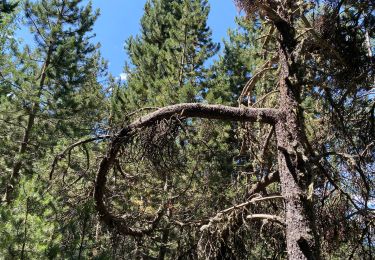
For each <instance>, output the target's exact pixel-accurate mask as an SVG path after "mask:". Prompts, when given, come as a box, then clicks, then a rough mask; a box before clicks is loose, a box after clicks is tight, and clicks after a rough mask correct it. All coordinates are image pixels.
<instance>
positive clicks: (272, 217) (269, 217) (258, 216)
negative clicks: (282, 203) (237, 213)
mask: <svg viewBox="0 0 375 260" xmlns="http://www.w3.org/2000/svg"><path fill="white" fill-rule="evenodd" d="M246 219H266V220H269V221H273V222H277V223H279V224H281V225H282V226H285V223H284V220H283V219H282V218H281V217H279V216H275V215H269V214H251V215H247V217H246Z"/></svg>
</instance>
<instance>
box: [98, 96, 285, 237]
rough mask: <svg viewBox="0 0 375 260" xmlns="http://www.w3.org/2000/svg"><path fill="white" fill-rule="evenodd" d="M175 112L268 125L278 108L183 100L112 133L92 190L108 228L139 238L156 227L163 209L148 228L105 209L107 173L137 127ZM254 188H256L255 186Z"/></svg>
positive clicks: (149, 123) (170, 115) (187, 115)
mask: <svg viewBox="0 0 375 260" xmlns="http://www.w3.org/2000/svg"><path fill="white" fill-rule="evenodd" d="M176 115H177V116H180V117H182V118H188V117H197V118H207V119H221V120H232V121H252V122H255V121H258V122H263V123H269V124H275V123H276V122H277V120H278V118H279V112H278V110H277V109H271V108H235V107H229V106H222V105H207V104H200V103H185V104H179V105H172V106H167V107H164V108H161V109H159V110H157V111H155V112H153V113H150V114H148V115H146V116H143V117H141V118H139V119H137V120H135V121H134V122H133V123H132V124H130V125H129V126H127V127H125V128H123V129H122V130H121V131H120V132H119V133H118V134H117V135H115V136H114V138H113V140H112V142H111V143H110V145H109V149H108V152H107V154H106V156H105V157H104V158H103V159H102V161H101V162H100V166H99V169H98V171H97V175H96V181H95V189H94V199H95V204H96V205H95V207H96V210H97V211H98V213H99V216H100V219H101V220H102V221H103V222H104V223H105V224H106V225H107V226H108V227H110V228H116V229H117V231H118V232H120V233H122V234H124V235H132V236H138V237H139V236H143V235H145V234H149V233H151V232H152V231H153V229H154V228H155V227H156V226H157V224H158V222H159V220H160V219H161V217H162V215H163V213H164V210H161V211H159V212H158V214H157V217H155V219H154V221H153V222H152V224H151V225H150V226H149V227H147V228H132V227H129V225H128V223H127V221H126V219H124V218H121V217H118V216H115V215H113V214H112V213H111V212H110V211H109V210H108V209H107V205H106V204H105V202H104V193H105V187H106V182H107V174H108V172H109V171H110V169H111V168H112V167H113V166H114V164H115V162H116V158H117V155H118V153H119V150H120V148H121V147H122V146H124V145H126V144H128V143H129V141H130V140H131V137H132V136H133V135H134V133H135V132H136V130H140V129H141V128H144V127H148V126H152V125H154V124H156V123H158V122H160V121H161V120H165V119H169V118H171V117H173V116H176ZM275 179H276V177H275ZM270 181H271V179H268V181H267V180H266V181H265V182H264V183H263V184H259V187H263V188H264V185H267V183H270ZM254 189H255V190H256V189H257V188H254Z"/></svg>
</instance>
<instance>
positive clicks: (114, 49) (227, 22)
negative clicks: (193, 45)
mask: <svg viewBox="0 0 375 260" xmlns="http://www.w3.org/2000/svg"><path fill="white" fill-rule="evenodd" d="M145 2H146V0H93V6H94V8H100V13H101V15H100V17H99V18H98V20H97V22H96V25H95V28H94V32H95V33H96V38H95V40H96V41H97V42H100V43H101V45H102V47H101V52H102V55H103V57H104V58H105V59H106V60H108V62H109V72H110V73H112V74H113V75H114V76H119V75H120V73H121V72H122V71H123V66H124V64H125V60H126V53H125V51H124V43H125V40H126V39H127V38H128V37H129V36H131V35H136V34H137V33H138V32H139V28H140V23H139V22H140V19H141V16H142V14H143V6H144V4H145ZM209 2H210V5H211V12H210V16H209V20H208V25H209V26H210V27H211V29H212V32H213V39H214V41H215V42H221V41H222V39H223V38H225V37H226V34H227V29H228V28H234V27H235V23H234V17H235V16H236V15H237V14H238V10H237V9H236V7H235V6H234V3H233V0H209Z"/></svg>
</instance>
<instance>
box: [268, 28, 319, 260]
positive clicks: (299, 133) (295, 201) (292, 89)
mask: <svg viewBox="0 0 375 260" xmlns="http://www.w3.org/2000/svg"><path fill="white" fill-rule="evenodd" d="M275 25H276V27H277V28H278V30H279V32H280V34H281V38H280V42H279V66H280V69H281V71H280V77H279V89H280V112H281V113H280V115H281V118H280V119H279V121H278V122H277V124H276V137H277V146H278V165H279V174H280V183H281V193H282V195H283V197H284V199H285V224H286V242H287V253H288V258H289V259H293V260H298V259H320V256H319V255H320V254H319V243H318V240H317V236H316V235H315V234H316V232H315V231H316V230H315V223H314V216H313V215H314V214H313V207H312V203H311V201H310V200H309V199H308V187H309V185H310V182H311V176H310V173H309V171H308V167H307V162H306V159H307V157H306V156H305V148H306V147H307V138H306V136H305V130H304V120H303V111H302V109H301V106H300V92H301V80H300V79H299V76H298V73H299V72H298V69H299V66H297V64H296V61H295V60H296V59H295V57H293V55H294V53H293V52H294V50H295V46H296V42H295V35H294V29H293V28H292V27H291V26H290V25H289V24H288V23H286V22H280V23H275Z"/></svg>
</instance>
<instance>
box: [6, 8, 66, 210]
mask: <svg viewBox="0 0 375 260" xmlns="http://www.w3.org/2000/svg"><path fill="white" fill-rule="evenodd" d="M64 9H65V5H64V4H63V5H62V6H61V10H60V12H59V16H58V18H57V26H60V25H61V23H62V21H61V20H62V16H63V13H64ZM37 31H38V32H39V30H37ZM54 45H55V37H54V35H52V39H51V41H50V42H49V45H48V49H47V53H46V57H45V60H44V64H43V67H42V68H41V71H40V74H39V75H38V77H36V80H39V84H38V86H39V90H38V93H37V99H39V98H40V97H41V95H42V92H43V88H44V85H45V83H46V79H47V70H48V67H49V66H50V63H51V58H52V53H53V49H54ZM39 106H40V104H39V101H35V102H34V103H33V105H32V107H31V109H30V111H29V114H28V118H27V126H26V128H25V131H24V133H23V137H22V142H21V145H20V147H19V149H18V155H21V156H22V155H24V154H25V153H26V151H27V148H28V145H29V142H30V136H31V134H32V129H33V127H34V123H35V118H36V115H37V113H38V110H39ZM21 168H22V158H15V159H14V163H13V169H12V175H11V176H10V179H9V181H8V185H7V187H6V190H5V194H4V200H5V201H6V202H7V203H8V204H9V203H11V202H12V201H13V196H14V194H13V193H14V189H15V186H16V185H17V183H18V179H19V177H20V171H21Z"/></svg>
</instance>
